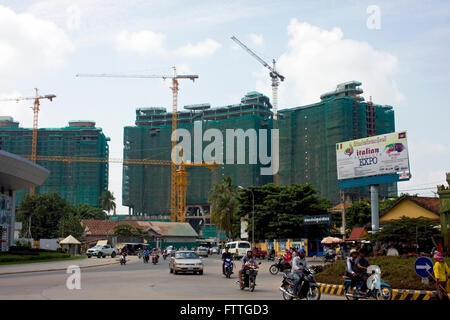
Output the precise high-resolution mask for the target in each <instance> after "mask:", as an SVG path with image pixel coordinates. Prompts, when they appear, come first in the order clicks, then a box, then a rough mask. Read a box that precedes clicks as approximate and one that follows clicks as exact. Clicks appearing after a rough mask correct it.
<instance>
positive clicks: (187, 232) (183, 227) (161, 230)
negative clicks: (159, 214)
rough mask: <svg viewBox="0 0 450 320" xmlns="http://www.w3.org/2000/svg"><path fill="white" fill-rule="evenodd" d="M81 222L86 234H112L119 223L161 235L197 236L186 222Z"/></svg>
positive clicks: (91, 220)
mask: <svg viewBox="0 0 450 320" xmlns="http://www.w3.org/2000/svg"><path fill="white" fill-rule="evenodd" d="M81 224H82V225H83V227H84V231H85V235H86V236H105V235H113V234H114V228H115V227H116V226H118V225H121V224H127V225H130V226H132V227H135V228H137V229H141V230H142V231H146V232H147V231H149V230H150V229H151V230H152V231H153V232H155V233H157V234H160V235H162V236H174V237H175V236H183V237H186V236H190V237H197V236H198V234H197V232H195V230H194V229H193V228H192V226H191V225H190V224H189V223H187V222H161V221H127V220H116V221H111V220H94V219H83V220H81Z"/></svg>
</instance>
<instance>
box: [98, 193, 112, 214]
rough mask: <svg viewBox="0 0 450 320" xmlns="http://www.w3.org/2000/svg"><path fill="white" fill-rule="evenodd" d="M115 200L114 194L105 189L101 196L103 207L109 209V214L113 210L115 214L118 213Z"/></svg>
mask: <svg viewBox="0 0 450 320" xmlns="http://www.w3.org/2000/svg"><path fill="white" fill-rule="evenodd" d="M114 200H116V198H114V194H113V193H112V192H111V191H109V190H106V191H104V192H103V193H102V195H101V196H100V202H101V205H102V208H103V210H105V211H107V212H108V214H109V213H110V212H111V211H114V215H115V214H116V203H115V202H114Z"/></svg>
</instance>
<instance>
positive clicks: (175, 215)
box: [76, 67, 203, 221]
mask: <svg viewBox="0 0 450 320" xmlns="http://www.w3.org/2000/svg"><path fill="white" fill-rule="evenodd" d="M76 76H77V77H101V78H157V79H163V80H165V79H172V87H171V89H172V134H173V132H174V131H175V130H176V129H177V109H178V88H179V86H178V81H179V80H182V79H189V80H192V81H195V79H198V75H180V74H177V69H176V67H173V75H130V74H129V75H125V74H77V75H76ZM175 146H176V141H172V150H174V147H175ZM183 165H184V163H182V164H181V165H180V169H179V170H178V171H179V172H180V173H178V174H177V166H176V165H175V163H171V185H170V212H171V220H172V221H177V220H178V221H180V220H182V221H184V212H180V210H182V208H183V203H185V197H184V201H183V199H181V198H182V195H179V194H177V190H178V192H180V188H181V190H182V189H183V188H184V187H177V180H178V181H179V182H180V183H183V181H185V180H184V178H177V175H178V176H180V175H184V176H185V177H187V174H186V173H184V174H182V173H181V172H185V171H184V169H183ZM199 165H201V166H203V164H199ZM186 186H187V184H186ZM184 207H185V205H184Z"/></svg>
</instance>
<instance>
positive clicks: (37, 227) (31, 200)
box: [17, 193, 73, 240]
mask: <svg viewBox="0 0 450 320" xmlns="http://www.w3.org/2000/svg"><path fill="white" fill-rule="evenodd" d="M72 213H73V207H72V206H71V205H70V204H69V203H68V202H67V201H66V200H65V199H63V198H61V197H60V196H59V195H58V194H56V193H51V194H39V195H26V196H25V197H24V198H23V200H22V202H21V203H20V205H19V209H18V212H17V221H20V222H22V225H23V227H22V236H24V237H27V236H28V234H27V233H28V229H29V223H31V228H30V230H31V237H32V238H34V239H36V240H38V239H52V238H57V237H58V236H59V230H58V224H59V221H60V219H61V218H63V217H66V216H68V215H70V214H72Z"/></svg>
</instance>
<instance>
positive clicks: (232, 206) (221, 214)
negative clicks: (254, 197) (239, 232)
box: [208, 177, 238, 236]
mask: <svg viewBox="0 0 450 320" xmlns="http://www.w3.org/2000/svg"><path fill="white" fill-rule="evenodd" d="M237 197H238V193H237V190H236V186H233V184H232V182H231V177H227V178H225V179H223V182H222V183H220V184H215V185H214V186H213V188H212V189H211V191H210V193H209V198H208V202H209V203H210V205H211V220H212V222H213V223H214V224H216V225H217V227H218V228H219V229H220V230H223V231H225V233H226V234H227V236H229V235H230V234H231V232H232V230H235V228H233V225H234V224H235V221H236V218H237V217H236V211H237V206H238V200H237Z"/></svg>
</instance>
